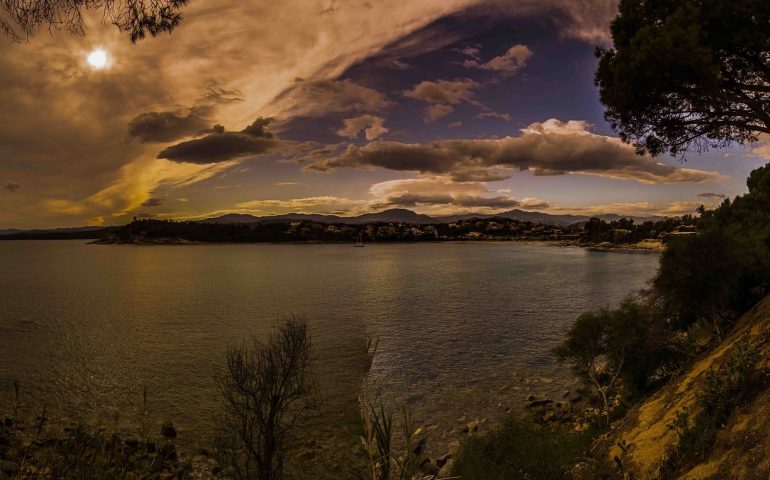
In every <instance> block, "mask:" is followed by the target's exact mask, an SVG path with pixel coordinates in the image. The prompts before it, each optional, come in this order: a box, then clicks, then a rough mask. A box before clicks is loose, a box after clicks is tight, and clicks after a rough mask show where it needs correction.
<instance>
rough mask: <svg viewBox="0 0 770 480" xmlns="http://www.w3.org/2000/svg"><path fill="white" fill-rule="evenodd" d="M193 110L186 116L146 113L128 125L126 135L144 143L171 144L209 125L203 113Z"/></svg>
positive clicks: (178, 113)
mask: <svg viewBox="0 0 770 480" xmlns="http://www.w3.org/2000/svg"><path fill="white" fill-rule="evenodd" d="M205 111H206V109H202V108H193V109H192V110H190V112H189V113H187V114H186V115H185V114H183V113H182V112H179V111H177V112H146V113H142V114H140V115H139V116H137V117H136V118H134V119H133V120H131V121H130V122H129V124H128V134H129V135H130V136H131V137H134V138H138V139H139V140H140V141H142V142H144V143H151V142H152V143H159V142H172V141H174V140H178V139H180V138H184V137H189V136H191V135H195V134H196V133H199V132H201V131H202V130H204V129H206V128H208V127H209V125H211V122H210V121H209V120H208V119H207V118H206V116H205V115H204V112H205Z"/></svg>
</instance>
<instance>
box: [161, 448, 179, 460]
mask: <svg viewBox="0 0 770 480" xmlns="http://www.w3.org/2000/svg"><path fill="white" fill-rule="evenodd" d="M160 455H161V457H163V460H164V461H169V462H176V461H177V456H176V448H174V445H172V444H171V443H167V444H165V445H163V446H162V447H161V449H160Z"/></svg>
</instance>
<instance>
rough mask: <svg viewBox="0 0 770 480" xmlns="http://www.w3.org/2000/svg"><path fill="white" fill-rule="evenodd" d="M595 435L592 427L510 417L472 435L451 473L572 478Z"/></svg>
mask: <svg viewBox="0 0 770 480" xmlns="http://www.w3.org/2000/svg"><path fill="white" fill-rule="evenodd" d="M592 438H593V432H591V431H590V430H588V431H584V432H580V433H577V432H562V431H552V430H546V429H540V428H537V427H536V426H535V425H531V424H529V423H528V422H527V421H525V420H520V419H516V418H510V419H508V420H506V421H505V423H503V425H501V426H500V427H499V428H498V429H496V430H494V431H492V432H490V433H488V434H486V435H483V436H476V437H470V438H469V439H468V440H466V441H465V442H464V443H463V444H462V445H461V447H460V451H459V453H458V456H457V459H456V463H455V464H454V467H453V468H452V477H459V478H462V479H463V480H517V479H527V480H538V479H543V480H556V479H560V478H570V473H569V472H570V470H571V469H572V468H573V467H574V465H575V464H576V463H578V462H580V460H581V459H582V458H583V455H584V454H585V453H586V452H587V451H588V449H589V448H590V445H591V441H592Z"/></svg>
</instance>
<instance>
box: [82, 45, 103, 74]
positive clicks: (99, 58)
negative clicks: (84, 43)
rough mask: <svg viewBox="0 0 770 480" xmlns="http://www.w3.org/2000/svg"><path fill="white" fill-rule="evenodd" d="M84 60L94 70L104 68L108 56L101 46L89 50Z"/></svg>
mask: <svg viewBox="0 0 770 480" xmlns="http://www.w3.org/2000/svg"><path fill="white" fill-rule="evenodd" d="M86 60H87V61H88V64H89V65H91V68H93V69H94V70H102V69H105V68H107V66H108V64H109V57H108V56H107V52H106V51H104V50H102V49H101V48H97V49H96V50H93V51H91V53H89V54H88V58H87V59H86Z"/></svg>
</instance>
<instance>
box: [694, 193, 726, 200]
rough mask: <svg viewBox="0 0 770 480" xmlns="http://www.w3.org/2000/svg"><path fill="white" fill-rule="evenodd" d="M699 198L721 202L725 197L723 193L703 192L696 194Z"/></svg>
mask: <svg viewBox="0 0 770 480" xmlns="http://www.w3.org/2000/svg"><path fill="white" fill-rule="evenodd" d="M698 197H699V198H707V199H709V200H723V199H724V198H725V197H726V195H725V194H723V193H711V192H704V193H699V194H698Z"/></svg>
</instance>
